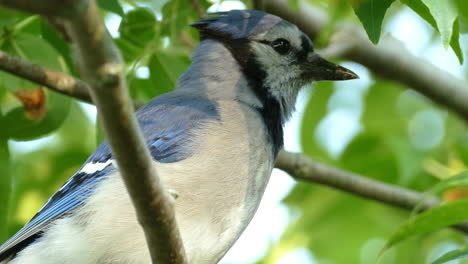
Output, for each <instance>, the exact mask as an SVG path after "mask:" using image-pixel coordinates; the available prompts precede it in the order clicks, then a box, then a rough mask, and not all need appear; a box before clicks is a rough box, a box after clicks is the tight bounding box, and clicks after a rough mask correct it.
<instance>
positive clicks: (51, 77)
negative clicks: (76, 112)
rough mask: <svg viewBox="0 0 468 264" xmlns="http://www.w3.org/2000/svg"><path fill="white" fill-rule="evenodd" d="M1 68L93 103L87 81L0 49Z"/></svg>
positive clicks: (137, 105) (134, 103)
mask: <svg viewBox="0 0 468 264" xmlns="http://www.w3.org/2000/svg"><path fill="white" fill-rule="evenodd" d="M0 70H2V71H5V72H8V73H11V74H13V75H16V76H18V77H22V78H24V79H26V80H28V81H31V82H35V83H37V84H39V85H43V86H45V87H47V88H49V89H51V90H53V91H56V92H59V93H61V94H64V95H68V96H70V97H73V98H75V99H78V100H81V101H83V102H87V103H90V104H92V103H93V102H92V100H91V96H90V95H89V92H88V91H89V85H88V84H87V83H86V82H84V81H82V80H80V79H78V78H75V77H73V76H71V75H68V74H65V73H63V72H59V71H55V70H52V69H49V68H47V67H42V66H39V65H37V64H33V63H30V62H28V61H25V60H23V59H20V58H18V57H15V56H12V55H10V54H8V53H5V52H3V51H0ZM142 105H143V104H142V103H140V102H137V101H135V100H134V101H133V106H134V107H135V108H140V107H141V106H142Z"/></svg>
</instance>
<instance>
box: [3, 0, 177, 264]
mask: <svg viewBox="0 0 468 264" xmlns="http://www.w3.org/2000/svg"><path fill="white" fill-rule="evenodd" d="M0 6H5V7H11V8H17V9H20V10H23V11H29V12H35V13H40V14H42V15H45V16H57V17H59V18H60V19H62V20H63V25H64V29H65V31H66V32H67V35H69V36H70V38H71V40H72V43H73V46H74V51H75V53H76V54H75V55H76V56H75V58H77V60H78V61H77V65H78V68H79V70H80V72H81V74H82V76H83V77H84V79H85V80H86V81H87V82H88V83H89V85H90V89H89V91H90V93H91V97H92V99H93V102H95V104H96V105H97V108H98V113H99V115H100V117H101V120H102V123H103V126H104V130H105V132H106V136H107V138H108V141H109V144H110V146H111V149H112V153H113V157H114V158H115V160H116V161H117V164H118V167H119V170H120V173H121V175H122V178H123V181H124V183H125V185H126V187H127V191H128V193H129V195H130V197H131V200H132V203H133V205H134V207H135V209H136V214H137V218H138V221H139V223H140V225H141V226H142V227H143V231H144V233H145V236H146V240H147V244H148V247H149V252H150V255H151V259H152V262H153V263H171V264H172V263H174V264H181V263H186V257H185V251H184V248H183V245H182V241H181V239H180V234H179V231H178V228H177V225H176V220H175V215H174V210H173V204H172V202H171V201H172V198H171V197H170V195H169V194H168V193H167V191H166V190H165V189H164V187H163V185H162V182H161V181H160V179H159V178H158V176H157V173H156V169H155V167H154V165H153V161H152V158H151V155H150V153H149V151H148V149H147V147H146V144H145V141H144V139H143V136H142V134H141V131H140V130H139V127H138V123H137V121H136V118H135V115H134V111H133V106H132V104H131V101H130V99H129V98H130V97H129V95H128V89H127V85H126V81H125V78H124V74H123V63H122V59H121V55H120V52H119V51H118V49H117V48H116V46H115V45H114V44H113V42H112V38H111V37H110V36H109V34H108V32H107V30H106V28H105V26H104V24H103V22H102V18H101V17H100V15H99V10H98V8H97V6H96V3H95V2H94V0H81V1H75V0H66V1H63V0H44V1H30V0H0Z"/></svg>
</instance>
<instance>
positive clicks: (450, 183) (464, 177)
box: [411, 171, 468, 216]
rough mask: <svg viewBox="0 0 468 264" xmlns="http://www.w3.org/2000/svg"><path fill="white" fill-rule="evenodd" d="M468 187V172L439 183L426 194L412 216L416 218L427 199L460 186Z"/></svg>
mask: <svg viewBox="0 0 468 264" xmlns="http://www.w3.org/2000/svg"><path fill="white" fill-rule="evenodd" d="M467 185H468V171H465V172H462V173H460V174H457V175H455V176H452V177H450V178H448V179H446V180H443V181H441V182H439V183H437V184H436V185H435V186H434V187H432V188H431V189H429V190H428V191H427V192H425V193H424V196H423V198H422V199H421V201H420V202H419V203H418V204H417V205H416V206H415V207H414V208H413V210H412V212H411V214H412V215H413V216H415V215H416V214H417V213H418V212H419V211H420V210H421V208H422V205H423V204H424V202H425V201H427V199H428V198H429V197H431V196H433V195H436V194H439V193H441V192H443V191H445V190H448V189H451V188H455V187H459V186H467Z"/></svg>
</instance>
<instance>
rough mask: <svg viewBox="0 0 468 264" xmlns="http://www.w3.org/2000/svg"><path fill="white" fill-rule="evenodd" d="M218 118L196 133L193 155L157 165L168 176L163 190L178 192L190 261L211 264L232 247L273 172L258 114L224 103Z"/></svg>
mask: <svg viewBox="0 0 468 264" xmlns="http://www.w3.org/2000/svg"><path fill="white" fill-rule="evenodd" d="M220 116H221V118H220V122H214V123H213V124H210V125H208V126H207V127H206V128H205V129H203V130H200V131H199V132H200V134H199V135H198V137H197V142H199V144H195V145H194V147H195V148H196V149H197V153H196V154H195V155H193V156H192V157H190V158H188V159H186V160H183V161H181V162H178V163H175V164H158V166H157V168H158V171H160V172H161V175H167V177H164V179H163V180H164V182H165V184H166V185H167V187H168V188H171V189H174V190H175V191H176V192H178V194H179V197H178V198H177V200H176V211H177V217H178V218H177V220H178V222H179V226H180V228H181V232H182V237H183V238H184V240H185V241H186V242H185V244H186V248H187V253H188V255H189V256H191V260H192V262H193V263H213V262H214V261H216V260H218V259H219V258H221V257H222V256H223V255H224V254H225V253H226V251H227V250H228V249H229V248H230V247H231V246H232V244H233V243H234V242H235V241H236V240H237V238H238V237H239V235H240V233H241V232H242V231H243V230H244V229H245V227H246V226H247V224H248V223H249V222H250V220H251V218H252V217H253V215H254V213H255V211H256V209H257V207H258V204H259V203H260V200H261V197H262V195H263V192H264V190H265V187H266V184H267V182H268V179H269V177H270V174H271V170H272V168H273V155H272V146H271V145H270V144H269V143H268V141H267V137H266V131H265V129H264V126H263V123H262V122H261V120H259V119H258V116H257V113H256V112H254V111H253V110H251V109H250V108H246V107H245V106H243V105H239V104H237V103H226V104H223V107H222V108H221V109H220ZM175 175H178V176H175ZM194 224H195V225H194ZM194 226H195V228H194ZM207 251H211V252H213V253H216V254H213V255H212V256H207V255H206V254H204V253H203V252H207ZM207 257H209V259H207Z"/></svg>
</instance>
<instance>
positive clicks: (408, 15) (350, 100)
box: [0, 0, 468, 264]
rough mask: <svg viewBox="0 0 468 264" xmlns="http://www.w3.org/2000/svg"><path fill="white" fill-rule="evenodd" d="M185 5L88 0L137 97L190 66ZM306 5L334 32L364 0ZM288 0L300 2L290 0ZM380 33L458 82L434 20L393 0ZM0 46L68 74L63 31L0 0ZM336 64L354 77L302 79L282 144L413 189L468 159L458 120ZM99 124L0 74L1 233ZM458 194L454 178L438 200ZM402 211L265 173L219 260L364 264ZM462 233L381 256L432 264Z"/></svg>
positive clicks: (88, 113) (68, 165) (1, 235)
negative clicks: (248, 215)
mask: <svg viewBox="0 0 468 264" xmlns="http://www.w3.org/2000/svg"><path fill="white" fill-rule="evenodd" d="M439 1H445V0H439ZM190 2H192V1H187V0H119V1H117V0H112V1H110V0H101V1H98V3H99V4H100V6H101V8H102V14H103V16H104V17H105V21H106V25H107V27H108V29H109V31H110V33H111V35H112V36H113V38H114V39H115V41H116V43H117V44H118V46H119V48H120V49H121V51H122V53H123V55H124V58H125V61H126V63H127V65H126V66H127V67H126V74H127V78H128V83H129V86H130V89H131V94H132V97H133V98H134V99H136V100H138V101H141V102H145V101H148V100H149V99H150V98H152V97H154V96H156V95H158V94H161V93H164V92H168V91H170V90H172V89H173V88H174V87H175V83H176V80H177V78H178V76H179V75H180V74H181V73H182V72H183V71H184V69H185V68H186V67H187V66H188V65H189V64H190V54H191V51H192V50H193V48H194V47H195V46H196V44H197V42H198V35H197V33H196V32H195V30H193V29H191V28H189V27H188V26H187V25H188V24H190V23H191V22H194V21H196V20H197V19H198V13H197V10H196V9H195V8H194V6H193V5H192V4H191V3H190ZM305 2H308V3H309V4H312V5H314V6H316V7H318V8H321V9H322V10H323V11H324V12H326V13H328V14H329V15H330V16H331V17H333V19H332V21H331V22H330V25H329V29H332V28H333V27H334V26H335V25H336V24H338V23H341V22H346V23H355V24H358V25H360V22H359V19H358V17H357V16H356V14H355V13H354V12H353V6H352V5H359V4H362V3H361V2H365V1H359V0H355V1H350V2H348V1H339V0H334V1H325V0H322V1H320V0H309V1H305ZM197 3H198V4H199V6H200V7H201V8H202V9H203V10H208V11H211V12H215V11H226V10H230V9H245V8H251V3H250V2H249V1H208V0H201V1H197ZM289 4H290V5H291V6H292V7H297V1H290V3H289ZM292 22H294V21H292ZM465 30H466V28H463V27H462V28H461V30H460V32H461V33H458V32H457V33H456V34H459V37H460V40H459V42H460V44H461V49H460V50H461V53H462V54H466V47H467V46H468V45H467V44H468V38H467V37H466V36H465V35H464V34H463V33H464V32H466V31H465ZM330 31H332V30H330ZM454 34H455V33H454ZM329 37H330V34H328V35H327V34H323V36H320V37H319V40H318V41H317V42H316V43H315V46H316V49H317V50H320V49H321V48H324V47H325V46H326V44H327V38H329ZM387 37H393V38H396V39H399V40H401V41H402V43H403V44H404V45H405V47H406V48H407V49H409V50H410V51H411V53H413V54H415V55H417V56H418V57H420V58H421V59H423V60H424V61H426V62H427V63H431V64H434V65H436V66H437V67H439V68H441V70H445V71H447V72H450V73H451V74H453V75H454V76H456V77H457V78H460V79H466V77H467V69H466V63H464V64H461V63H460V60H459V58H457V55H456V54H455V53H454V51H453V49H452V47H451V46H448V45H444V43H443V40H442V39H441V35H440V33H439V32H438V31H437V30H436V29H434V27H433V26H432V25H430V24H429V23H428V22H426V21H425V20H424V19H423V18H421V17H420V16H419V15H418V14H417V13H415V12H414V11H413V10H412V9H410V8H408V7H407V6H406V5H404V4H402V3H400V2H399V1H394V2H393V3H392V5H391V6H390V9H389V10H388V11H387V13H386V15H385V18H384V20H383V24H382V38H387ZM0 49H1V50H3V51H6V52H9V53H11V54H14V55H17V56H20V57H23V58H26V59H28V60H30V61H33V62H35V63H38V64H40V65H43V66H47V67H50V68H54V69H58V70H62V71H65V72H67V73H70V74H73V75H77V73H76V72H75V70H74V66H73V63H72V56H71V54H70V51H69V48H68V46H67V44H66V42H65V41H63V40H62V39H61V38H60V36H59V35H58V34H57V33H56V32H55V31H54V30H53V29H52V28H51V27H50V26H49V25H48V24H47V23H46V21H44V20H43V19H42V18H40V17H38V16H34V15H30V14H24V13H20V12H16V11H12V10H6V9H0ZM458 55H459V56H460V54H458ZM336 62H339V63H341V64H342V65H344V66H346V67H348V68H350V69H352V70H353V71H355V72H356V73H358V75H359V76H360V77H361V78H360V79H359V80H353V81H346V82H338V83H332V82H323V83H317V84H314V85H313V87H305V88H304V90H303V91H302V92H301V94H300V98H299V100H298V102H297V112H296V114H295V115H294V117H293V118H292V120H290V122H288V124H287V127H286V133H285V149H286V150H289V151H293V152H303V153H305V154H307V155H309V156H311V157H313V158H314V159H316V160H319V161H321V162H324V163H327V164H329V165H332V166H336V167H339V168H342V169H345V170H349V171H352V172H356V173H360V174H363V175H366V176H367V177H370V178H374V179H378V180H381V181H384V182H388V183H393V184H397V185H400V186H404V187H407V188H411V189H414V190H417V191H425V190H427V189H428V188H430V187H431V186H433V185H434V184H435V183H437V182H439V181H441V180H443V179H447V178H449V177H451V176H453V175H455V174H457V173H459V172H462V171H464V170H466V169H467V164H468V133H467V131H468V130H467V127H466V125H465V124H464V123H463V122H462V121H460V120H459V118H458V117H457V116H455V115H454V114H453V113H451V112H450V111H448V110H446V109H444V108H442V107H440V106H437V105H435V104H434V103H432V102H431V101H430V100H429V99H427V98H426V97H424V96H423V95H421V94H419V93H418V92H415V91H413V90H410V89H408V88H407V87H403V86H402V85H401V84H399V83H397V82H394V81H389V80H382V79H380V78H378V77H377V76H375V75H374V74H372V72H370V71H369V70H367V69H366V68H365V67H363V66H361V65H359V64H356V63H352V62H347V61H336ZM21 91H27V93H29V94H32V95H33V98H36V99H37V98H39V99H37V100H39V101H41V99H40V98H42V97H45V98H47V100H46V101H45V102H46V103H44V105H40V106H38V107H35V108H33V109H24V107H23V104H24V102H23V104H22V101H21V100H18V98H20V97H21V96H20V95H18V93H19V92H21ZM41 96H42V97H41ZM467 104H468V102H467ZM98 121H99V120H97V117H96V110H95V108H94V106H92V105H90V104H87V103H82V102H79V101H77V100H73V99H70V98H67V97H65V96H62V95H59V94H56V93H54V92H50V91H49V90H46V89H43V88H41V87H38V86H37V85H35V84H32V83H30V82H27V81H24V80H20V79H18V78H15V77H13V76H11V75H8V74H5V73H0V242H2V241H4V240H6V239H7V238H8V237H9V236H11V235H13V234H14V233H15V232H16V231H17V230H18V229H19V228H21V227H22V226H23V225H24V224H25V223H26V222H27V221H28V220H29V219H30V218H31V217H32V216H33V215H34V214H35V212H37V210H38V209H39V208H40V207H41V206H42V205H43V204H44V203H45V202H46V201H47V199H48V197H50V196H51V195H52V194H53V193H54V192H55V191H56V190H57V189H58V188H59V187H60V186H61V185H62V184H63V183H64V182H65V181H66V180H67V179H68V178H69V177H70V176H71V175H73V173H74V172H75V171H76V170H77V169H78V168H79V167H80V166H81V165H82V163H83V162H84V161H85V160H86V158H87V157H88V156H89V155H90V154H91V153H92V151H93V150H94V149H95V148H96V146H97V145H98V144H99V143H100V142H102V140H104V136H103V133H102V130H101V129H100V127H99V122H98ZM467 193H468V191H467V190H466V189H463V188H457V189H456V190H449V191H448V192H446V193H445V194H442V198H444V199H445V198H446V199H451V198H447V197H452V198H453V196H454V195H455V198H457V197H458V196H463V195H467ZM444 195H445V196H444ZM408 217H409V212H407V211H403V210H401V209H396V208H393V207H391V206H388V205H384V204H381V203H379V202H375V201H369V200H366V199H363V198H360V197H357V196H353V195H350V194H347V193H345V192H342V191H337V190H333V189H330V188H328V187H323V186H320V185H317V184H311V183H298V182H296V181H295V180H293V179H292V178H291V177H290V176H288V175H287V174H285V173H284V172H281V171H279V170H275V171H274V173H273V176H272V178H271V182H270V183H269V185H268V188H267V191H266V193H265V197H264V199H263V201H262V204H261V206H260V208H259V210H258V213H257V214H256V216H255V218H254V219H253V221H252V222H251V224H250V225H249V227H248V229H247V230H246V232H245V233H244V234H243V235H242V236H241V238H240V239H239V241H238V242H237V243H236V245H235V246H234V247H233V248H232V249H231V250H230V251H229V253H228V254H227V255H226V256H225V258H224V259H223V260H222V261H221V263H224V264H228V263H232V264H235V263H236V264H237V263H252V264H253V263H257V264H260V263H262V264H263V263H264V264H267V263H268V264H269V263H274V264H287V263H304V264H316V263H317V264H318V263H320V264H345V263H346V264H349V263H361V264H371V263H375V258H376V256H377V254H378V252H379V250H380V249H381V248H382V247H383V246H384V244H385V242H386V240H387V239H388V237H389V236H390V235H391V234H392V233H393V232H394V231H395V230H396V229H397V227H398V226H399V225H400V224H401V223H403V222H404V221H405V220H407V219H408ZM4 223H6V224H4ZM465 243H466V237H464V236H463V235H461V234H460V233H458V232H456V231H453V230H451V229H443V230H440V231H437V232H433V233H430V234H426V235H422V236H415V237H412V238H411V239H408V240H406V241H404V242H402V243H400V244H398V245H397V246H396V247H394V248H393V249H391V250H389V251H388V252H387V253H386V254H385V256H384V258H383V260H382V263H385V264H390V263H395V264H396V263H398V264H400V263H414V264H416V263H421V264H422V263H431V261H432V260H434V259H436V258H437V257H438V256H440V255H442V254H444V253H445V252H447V251H449V250H452V249H456V248H459V247H461V246H463V245H465ZM449 263H451V264H455V263H468V262H467V261H464V262H463V261H462V260H454V261H452V262H449Z"/></svg>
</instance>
